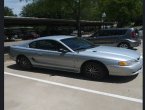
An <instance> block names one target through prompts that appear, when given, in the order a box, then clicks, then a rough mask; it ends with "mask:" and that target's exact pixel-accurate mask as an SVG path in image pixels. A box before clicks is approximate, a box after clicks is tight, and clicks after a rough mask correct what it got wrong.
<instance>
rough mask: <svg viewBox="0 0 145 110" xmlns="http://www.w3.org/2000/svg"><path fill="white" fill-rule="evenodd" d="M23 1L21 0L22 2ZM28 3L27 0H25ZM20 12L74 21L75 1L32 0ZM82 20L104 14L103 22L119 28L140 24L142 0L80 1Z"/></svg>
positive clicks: (75, 14)
mask: <svg viewBox="0 0 145 110" xmlns="http://www.w3.org/2000/svg"><path fill="white" fill-rule="evenodd" d="M22 1H23V0H22ZM27 1H28V0H27ZM32 1H33V2H32V3H29V4H28V5H27V6H25V7H24V8H23V10H22V12H21V15H22V16H28V17H46V18H56V19H76V16H77V9H78V3H77V2H76V1H77V0H32ZM80 1H81V4H80V8H81V16H80V18H81V19H82V20H99V21H100V20H101V19H102V17H101V16H102V13H103V12H105V13H106V18H105V21H116V22H118V23H119V26H120V27H121V26H125V25H129V24H130V23H131V22H136V21H138V22H141V21H142V16H143V0H80Z"/></svg>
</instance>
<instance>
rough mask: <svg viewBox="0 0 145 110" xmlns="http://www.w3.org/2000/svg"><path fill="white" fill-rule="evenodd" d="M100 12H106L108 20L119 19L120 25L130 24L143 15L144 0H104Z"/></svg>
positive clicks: (100, 5)
mask: <svg viewBox="0 0 145 110" xmlns="http://www.w3.org/2000/svg"><path fill="white" fill-rule="evenodd" d="M99 7H100V12H101V13H102V12H106V14H107V17H106V20H108V21H117V22H118V23H119V24H118V26H119V27H122V26H125V25H129V24H130V23H131V22H135V21H136V19H137V18H138V17H140V16H142V15H143V10H142V7H143V1H142V0H102V1H101V2H100V4H99Z"/></svg>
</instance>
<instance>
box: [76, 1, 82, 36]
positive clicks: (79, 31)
mask: <svg viewBox="0 0 145 110" xmlns="http://www.w3.org/2000/svg"><path fill="white" fill-rule="evenodd" d="M80 5H81V3H80V0H77V20H76V21H77V35H78V37H81V24H80V11H81V10H80Z"/></svg>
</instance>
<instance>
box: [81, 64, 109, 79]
mask: <svg viewBox="0 0 145 110" xmlns="http://www.w3.org/2000/svg"><path fill="white" fill-rule="evenodd" d="M82 72H83V73H84V74H85V76H87V77H89V78H91V79H96V80H100V79H104V78H105V77H106V76H107V75H108V72H107V70H106V68H105V67H104V66H103V65H101V64H100V63H96V62H89V63H86V64H85V65H84V66H83V69H82Z"/></svg>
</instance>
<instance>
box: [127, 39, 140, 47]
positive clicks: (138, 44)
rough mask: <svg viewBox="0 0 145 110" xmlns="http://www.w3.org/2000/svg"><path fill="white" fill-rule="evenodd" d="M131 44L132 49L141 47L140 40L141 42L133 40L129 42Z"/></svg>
mask: <svg viewBox="0 0 145 110" xmlns="http://www.w3.org/2000/svg"><path fill="white" fill-rule="evenodd" d="M129 44H130V46H131V47H138V46H140V45H141V40H140V39H139V40H131V41H129Z"/></svg>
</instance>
